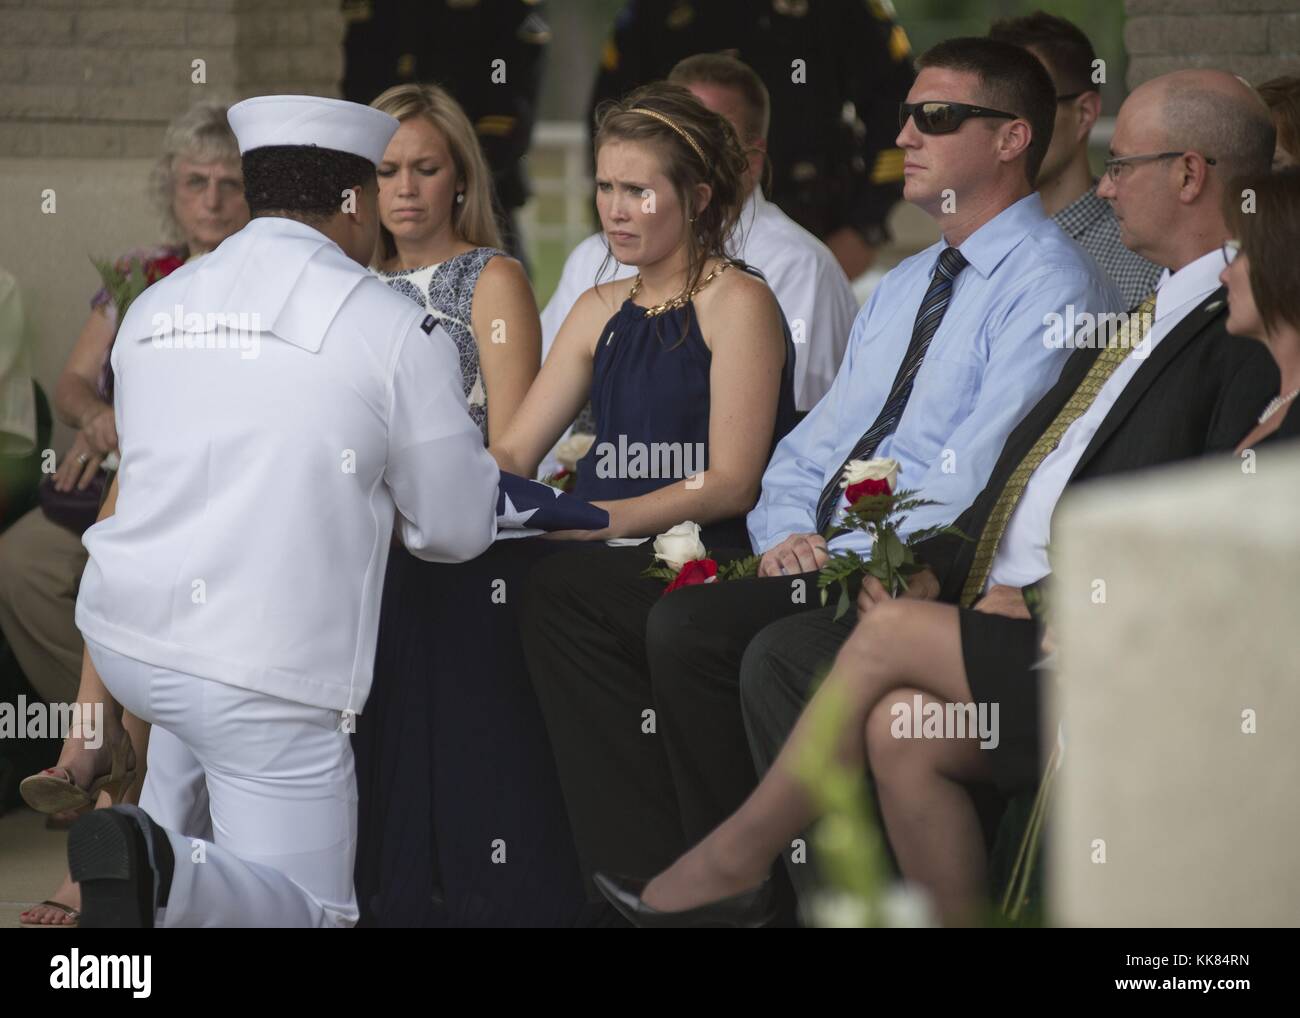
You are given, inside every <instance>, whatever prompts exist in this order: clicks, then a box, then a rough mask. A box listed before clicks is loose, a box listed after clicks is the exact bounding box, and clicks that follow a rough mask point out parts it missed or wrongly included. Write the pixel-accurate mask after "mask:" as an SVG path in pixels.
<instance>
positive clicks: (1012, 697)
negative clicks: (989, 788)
mask: <svg viewBox="0 0 1300 1018" xmlns="http://www.w3.org/2000/svg"><path fill="white" fill-rule="evenodd" d="M958 618H959V621H960V627H961V654H962V661H963V662H964V663H965V665H966V681H967V682H968V683H969V684H970V691H971V696H972V697H973V698H974V701H975V702H976V703H977V704H978V703H990V704H994V703H995V704H997V705H998V736H999V741H998V745H997V748H995V749H989V750H985V751H984V752H987V753H988V754H990V760H989V762H990V764H991V766H992V768H993V782H994V784H995V785H996V786H997V788H998V791H1000V792H1001V793H1002V794H1003V795H1005V796H1007V797H1008V798H1009V797H1011V796H1013V795H1015V794H1017V793H1019V792H1023V791H1025V790H1027V789H1034V788H1036V787H1037V786H1038V782H1039V779H1041V778H1042V775H1043V756H1042V749H1041V739H1042V736H1041V734H1040V726H1041V724H1042V721H1041V718H1042V709H1041V706H1040V692H1039V682H1040V681H1041V676H1042V675H1043V673H1042V672H1041V671H1035V670H1033V669H1032V666H1033V664H1034V662H1036V661H1037V660H1039V658H1041V657H1042V656H1043V655H1042V650H1041V643H1042V632H1041V630H1040V628H1039V626H1038V624H1037V623H1036V622H1034V621H1032V620H1028V619H1013V618H1008V617H1007V616H1005V615H990V614H989V613H987V612H977V611H974V610H972V609H970V608H962V609H960V610H959V612H958Z"/></svg>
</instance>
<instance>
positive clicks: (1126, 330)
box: [643, 71, 1278, 921]
mask: <svg viewBox="0 0 1300 1018" xmlns="http://www.w3.org/2000/svg"><path fill="white" fill-rule="evenodd" d="M1273 144H1274V131H1273V128H1272V125H1271V123H1270V122H1269V119H1268V115H1267V111H1266V110H1265V108H1264V107H1263V104H1262V103H1261V102H1260V100H1259V98H1258V96H1257V95H1255V93H1254V92H1253V91H1252V90H1251V89H1250V88H1249V86H1247V85H1245V84H1244V83H1243V82H1241V81H1240V79H1237V78H1236V77H1234V76H1233V75H1230V74H1226V73H1224V72H1219V71H1179V72H1175V73H1172V74H1168V75H1164V76H1163V77H1160V78H1157V79H1154V80H1152V81H1150V82H1147V83H1146V84H1144V85H1142V86H1141V87H1139V88H1138V89H1136V90H1135V91H1134V92H1133V94H1132V95H1131V96H1130V97H1129V99H1128V100H1127V101H1126V102H1125V104H1124V106H1123V108H1122V109H1121V110H1120V113H1119V117H1118V120H1117V123H1116V128H1115V134H1114V138H1113V141H1112V145H1111V154H1112V157H1113V158H1112V159H1110V160H1109V161H1108V162H1107V173H1106V176H1105V177H1104V178H1103V181H1102V184H1101V186H1100V189H1099V194H1100V195H1101V196H1102V197H1103V198H1105V199H1106V200H1107V201H1110V202H1111V203H1112V205H1113V206H1114V208H1115V212H1116V215H1117V217H1118V219H1119V221H1120V224H1121V229H1122V232H1123V238H1124V242H1125V244H1126V245H1128V246H1129V247H1130V248H1131V249H1132V250H1134V251H1136V252H1138V253H1139V254H1141V255H1143V256H1144V257H1146V258H1149V259H1151V260H1152V261H1154V262H1156V263H1157V264H1159V265H1163V266H1165V267H1166V269H1167V271H1166V273H1165V274H1164V276H1163V277H1162V279H1161V282H1160V284H1159V286H1158V289H1157V291H1156V293H1155V294H1152V295H1151V296H1150V297H1148V298H1147V299H1146V300H1145V301H1144V302H1142V304H1140V305H1139V306H1138V307H1137V308H1135V309H1134V311H1133V312H1132V313H1131V314H1130V317H1129V318H1128V320H1127V321H1126V322H1125V324H1124V325H1123V327H1122V328H1121V329H1120V331H1119V333H1118V335H1114V336H1099V335H1095V334H1094V335H1091V336H1090V335H1087V334H1081V335H1080V336H1077V337H1076V343H1077V345H1078V349H1077V350H1076V351H1075V353H1074V354H1073V355H1072V356H1071V358H1070V359H1069V360H1068V361H1067V362H1066V365H1065V367H1064V369H1063V370H1062V373H1061V375H1060V378H1059V380H1058V381H1057V383H1056V385H1055V386H1054V387H1053V388H1052V389H1051V390H1049V391H1048V393H1047V394H1046V395H1045V396H1044V397H1043V398H1042V400H1041V401H1040V402H1039V403H1038V404H1037V405H1036V406H1035V407H1034V409H1033V410H1031V411H1030V413H1029V414H1028V415H1027V416H1026V417H1025V418H1024V420H1023V421H1022V422H1021V423H1020V424H1019V425H1018V426H1017V427H1016V428H1015V430H1014V431H1013V432H1012V433H1011V435H1010V436H1009V438H1008V439H1007V441H1006V443H1005V445H1004V447H1003V451H1002V454H1001V456H1000V457H999V460H998V462H997V464H996V465H995V467H994V469H993V472H992V474H991V476H990V479H989V482H988V484H987V485H986V487H985V488H984V489H983V491H982V492H981V494H980V495H979V496H978V497H977V498H976V500H975V502H974V503H973V504H972V505H971V506H970V507H969V508H968V509H967V510H966V511H965V512H964V513H963V514H962V515H961V516H960V517H958V519H957V520H956V521H955V526H956V527H957V528H958V529H959V530H960V531H961V532H962V533H963V534H965V535H968V537H969V538H971V540H962V539H960V538H955V537H940V538H936V539H932V540H931V541H929V542H926V543H925V544H923V545H922V546H920V548H919V549H918V554H919V556H920V557H921V558H922V559H923V560H924V561H925V562H926V563H928V564H929V565H930V567H931V568H930V571H927V572H924V573H922V574H920V575H919V576H917V577H915V578H914V579H913V581H912V583H911V586H910V588H909V590H908V592H907V595H906V596H905V597H902V598H899V599H897V600H894V599H891V598H890V597H888V595H887V594H886V593H885V591H884V589H883V587H881V585H880V584H879V583H878V581H875V580H874V579H872V578H868V579H867V580H866V581H865V582H864V584H863V589H862V593H861V594H860V595H859V598H858V611H857V614H856V617H855V616H854V614H853V613H849V614H848V615H846V616H844V617H843V618H842V619H841V620H840V621H838V622H836V621H835V620H834V618H833V609H824V610H822V611H809V612H804V613H802V614H798V615H792V616H789V617H787V618H784V619H781V620H780V621H778V622H775V623H772V624H771V625H769V626H767V627H766V628H764V629H763V630H762V631H761V632H760V633H759V634H758V636H757V637H755V638H754V639H753V640H752V641H751V642H750V644H749V646H748V648H747V650H746V652H745V656H744V659H743V662H742V666H741V677H740V683H741V700H742V706H743V709H744V714H745V722H746V729H747V732H748V735H749V739H750V745H751V748H752V749H753V751H754V757H755V762H756V765H757V767H758V770H759V772H760V773H762V772H764V771H766V770H768V769H769V767H771V770H772V774H771V775H769V776H768V777H767V778H765V779H764V782H763V786H764V787H763V792H762V794H759V793H756V794H755V795H754V796H752V797H751V798H750V799H749V800H748V801H747V803H746V804H745V805H744V806H742V807H741V809H740V811H738V812H737V813H736V814H734V815H733V816H732V817H731V818H729V819H728V820H727V821H726V822H724V824H723V825H721V826H720V827H719V828H718V829H717V830H715V832H714V833H713V834H712V835H710V836H709V838H708V839H706V843H703V844H701V845H700V846H697V848H696V849H694V850H692V851H691V852H690V853H688V854H687V856H684V857H683V858H682V859H680V860H679V861H678V862H677V863H676V864H675V865H674V866H673V867H672V868H670V869H669V870H666V871H665V872H664V874H662V875H661V876H660V877H659V878H657V879H656V880H655V881H652V883H651V884H650V885H648V886H647V887H646V888H645V890H644V892H643V901H644V903H645V905H647V906H649V907H652V908H655V909H658V910H668V911H676V910H679V909H685V908H692V907H695V906H698V905H700V904H702V903H706V902H710V901H716V900H718V899H721V898H725V897H728V896H730V895H733V894H736V893H738V892H740V891H743V890H745V889H747V888H748V887H752V886H753V884H755V883H757V882H758V879H759V878H761V876H762V874H763V873H764V872H765V871H766V867H767V866H768V865H769V864H770V862H771V859H772V856H773V855H775V854H776V852H778V851H780V852H781V854H782V855H783V857H784V858H786V860H787V862H789V863H791V865H790V871H791V874H792V876H793V877H794V880H795V883H796V886H797V888H798V889H799V892H800V896H801V897H803V896H804V893H805V892H806V891H808V890H809V889H810V888H811V886H812V876H813V874H812V872H810V871H811V867H810V866H808V865H807V864H806V863H803V862H802V860H801V859H798V858H796V859H792V858H791V852H790V848H791V839H792V837H794V835H796V834H797V833H798V827H799V826H801V825H800V824H799V822H798V821H799V817H800V816H802V817H804V818H807V817H810V816H811V815H812V813H811V807H810V806H808V805H807V803H806V802H805V803H803V804H802V805H800V806H799V807H798V808H796V807H794V806H791V805H790V803H791V802H794V801H797V800H798V798H799V796H800V795H801V793H799V792H797V791H795V789H797V787H798V786H797V783H796V782H795V781H794V779H793V777H792V775H793V773H794V763H795V759H796V756H797V748H798V745H799V744H800V736H799V735H796V736H795V738H794V739H791V740H790V741H789V742H788V743H787V736H789V735H790V733H791V730H792V729H793V728H794V727H795V723H796V721H797V720H798V719H799V716H800V714H801V713H802V711H803V708H804V706H805V704H806V702H807V700H808V698H809V696H810V692H811V688H812V687H813V686H814V685H815V683H816V680H817V679H818V678H819V677H820V676H822V675H824V674H825V673H826V670H827V668H828V667H829V666H830V665H831V663H832V661H835V662H836V668H835V672H834V673H833V679H832V680H828V684H829V682H830V681H835V682H836V683H837V684H838V683H841V682H842V683H843V687H844V688H847V689H848V690H850V697H849V700H850V711H851V715H850V717H849V718H848V719H847V720H846V721H845V725H846V730H847V731H850V732H862V731H864V730H865V732H866V738H865V743H866V755H867V757H868V758H869V760H870V764H871V770H872V774H873V778H874V782H875V787H876V792H877V795H878V798H879V802H880V808H881V812H882V816H883V818H884V821H885V826H886V829H887V832H888V836H889V842H890V846H891V848H892V849H893V851H894V854H895V857H896V858H897V859H898V862H899V865H900V867H901V868H902V871H903V873H904V875H905V876H906V877H908V878H909V879H911V880H914V881H916V882H918V883H920V884H922V885H924V886H926V887H927V888H928V889H929V890H930V891H931V893H932V895H933V896H934V898H935V900H936V902H937V903H938V906H939V909H940V912H941V913H942V914H943V915H944V917H945V918H946V919H949V920H951V921H962V920H963V919H969V918H971V916H972V915H973V910H974V909H975V908H976V907H977V902H978V901H979V899H980V897H981V896H982V893H983V887H984V883H985V881H986V866H987V857H986V851H985V845H984V838H983V834H982V828H981V823H980V816H979V813H978V811H977V809H976V802H975V799H974V798H973V797H972V795H971V794H970V792H969V791H968V790H967V789H968V786H971V785H978V784H983V785H988V784H992V785H994V786H996V788H997V790H998V791H999V792H1001V793H1003V795H1009V794H1014V793H1016V792H1017V791H1019V790H1021V789H1024V788H1026V787H1029V788H1032V787H1033V784H1034V783H1035V782H1036V781H1037V779H1038V776H1039V774H1040V773H1041V768H1040V764H1039V761H1038V759H1037V753H1038V738H1039V735H1038V733H1039V718H1038V709H1037V690H1036V682H1037V675H1038V673H1036V672H1033V671H1031V670H1030V668H1031V665H1032V664H1033V662H1034V661H1035V659H1036V658H1037V657H1038V656H1039V655H1040V648H1039V643H1040V636H1041V634H1040V633H1039V631H1038V629H1037V627H1036V626H1035V624H1034V622H1033V621H1031V619H1030V616H1029V612H1028V611H1027V609H1026V605H1025V599H1024V594H1023V590H1024V588H1026V587H1030V586H1032V585H1034V584H1036V583H1038V582H1040V581H1041V580H1043V579H1044V578H1046V576H1047V575H1048V574H1049V573H1050V564H1049V562H1048V557H1047V546H1048V539H1049V536H1050V524H1051V516H1052V511H1053V509H1054V508H1055V505H1056V503H1057V501H1058V500H1059V498H1060V495H1061V493H1062V491H1063V490H1064V489H1065V487H1066V486H1067V485H1069V484H1074V483H1078V482H1083V481H1087V480H1090V479H1092V478H1095V477H1103V476H1110V475H1114V474H1117V473H1121V472H1125V471H1131V470H1138V469H1143V468H1147V467H1152V466H1156V465H1159V464H1164V463H1170V462H1174V461H1177V460H1182V459H1188V458H1193V457H1197V456H1201V455H1204V454H1206V453H1211V452H1224V451H1227V450H1231V449H1232V448H1234V446H1235V445H1236V444H1237V443H1238V442H1239V441H1240V440H1241V438H1242V437H1243V436H1244V435H1246V433H1247V432H1248V431H1249V430H1250V428H1251V427H1252V425H1253V423H1254V421H1255V419H1256V417H1257V416H1258V414H1259V413H1260V411H1261V410H1262V409H1263V407H1264V405H1265V404H1266V403H1267V402H1268V400H1269V397H1270V396H1272V395H1273V394H1274V393H1276V392H1277V389H1278V378H1277V371H1276V367H1275V365H1274V364H1273V362H1272V359H1271V358H1270V357H1269V356H1268V355H1267V353H1266V352H1265V350H1264V349H1263V348H1262V347H1261V346H1260V345H1259V344H1257V343H1251V342H1249V341H1248V340H1243V339H1239V338H1237V337H1233V336H1230V335H1228V333H1227V332H1226V329H1225V323H1226V318H1227V308H1226V302H1225V300H1224V290H1223V288H1222V287H1220V286H1219V285H1218V276H1219V273H1220V272H1221V271H1222V270H1223V267H1224V264H1225V259H1224V253H1223V250H1222V245H1223V244H1224V242H1225V241H1226V240H1227V239H1228V230H1227V227H1226V226H1225V224H1224V220H1223V215H1222V212H1221V208H1222V201H1223V197H1224V192H1225V188H1226V187H1228V186H1229V182H1230V181H1231V179H1232V178H1233V177H1235V176H1237V175H1238V174H1241V173H1249V172H1265V171H1266V170H1267V168H1268V165H1269V161H1270V159H1271V155H1272V150H1273ZM958 469H960V464H958ZM925 601H930V602H934V601H938V602H939V603H937V604H935V603H930V604H926V603H923V602H925ZM837 654H838V658H837ZM913 696H920V697H921V698H922V699H923V700H924V701H928V702H938V703H957V704H966V703H981V702H983V703H997V704H999V705H1000V708H1001V710H1000V726H999V727H1000V739H999V744H998V746H997V748H996V749H994V750H993V751H992V752H985V751H982V750H981V749H980V746H979V740H978V739H975V738H943V739H906V738H899V737H897V736H896V734H894V733H893V732H891V728H892V726H893V723H894V721H895V716H894V714H893V712H892V711H891V707H892V706H893V705H895V704H897V703H900V702H902V703H905V704H906V703H910V702H912V697H913ZM855 726H856V727H855ZM862 742H863V740H861V739H859V738H857V737H856V736H848V737H847V738H846V743H856V750H857V751H858V753H859V754H861V752H862V749H863V746H862ZM783 746H784V747H785V748H784V749H783V748H782V747H783ZM792 746H793V747H795V751H792V749H791V747H792ZM778 751H780V756H779V757H778ZM776 786H783V787H784V788H785V789H786V790H787V794H786V796H785V798H784V800H782V798H781V796H780V795H777V796H776V797H775V798H774V796H773V788H774V787H776ZM781 801H783V802H784V803H785V806H784V807H774V806H773V803H774V802H781ZM801 811H802V812H801ZM778 815H779V821H778V820H777V819H774V818H777V817H778ZM792 817H794V818H795V819H794V820H793V821H792V820H791V818H792ZM791 824H793V825H794V827H793V829H791ZM783 825H784V826H783ZM741 846H744V847H741ZM764 851H767V853H768V854H767V855H766V858H763V855H764Z"/></svg>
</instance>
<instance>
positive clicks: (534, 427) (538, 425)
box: [488, 281, 630, 477]
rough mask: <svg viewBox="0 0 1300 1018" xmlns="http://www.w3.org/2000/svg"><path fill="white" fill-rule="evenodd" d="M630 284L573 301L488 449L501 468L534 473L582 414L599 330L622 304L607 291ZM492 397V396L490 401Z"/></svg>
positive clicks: (618, 286) (605, 287) (601, 288)
mask: <svg viewBox="0 0 1300 1018" xmlns="http://www.w3.org/2000/svg"><path fill="white" fill-rule="evenodd" d="M629 285H630V284H628V283H627V282H626V281H620V282H616V283H606V284H604V285H602V286H599V287H596V288H594V289H591V290H588V291H587V292H586V293H584V294H583V295H582V296H581V297H579V298H578V301H577V303H575V304H574V305H573V310H572V311H570V312H569V316H568V317H567V318H566V319H565V320H564V324H563V325H562V326H560V331H559V334H558V335H556V337H555V343H554V345H553V346H552V347H551V352H550V353H549V354H548V355H547V357H546V362H545V363H544V364H543V365H542V370H541V371H540V372H539V373H538V375H537V380H536V381H535V382H533V384H532V386H531V388H529V390H528V395H527V397H526V398H525V399H524V402H523V405H522V406H521V407H520V408H519V409H518V411H517V412H516V413H515V415H514V417H513V418H512V419H511V421H510V424H509V426H508V427H507V428H506V429H505V431H504V433H503V434H502V435H501V436H500V438H499V439H497V438H495V437H494V438H493V441H492V444H491V446H490V447H489V449H488V451H489V452H490V453H492V455H493V456H495V457H496V461H497V464H498V465H499V466H500V467H501V469H502V470H508V471H510V472H511V473H514V474H519V475H520V476H522V477H532V476H533V475H534V474H535V473H536V472H537V465H538V464H539V463H540V462H541V461H542V457H543V456H545V455H546V454H547V452H549V451H550V449H551V447H552V446H553V445H555V443H556V441H557V440H558V439H559V437H560V435H561V434H563V433H564V429H565V428H567V427H568V426H569V425H570V424H572V423H573V419H574V418H575V417H577V416H578V411H580V410H581V409H582V406H583V404H584V403H585V402H586V399H587V393H588V390H589V389H590V388H591V364H592V358H593V356H594V351H595V349H596V343H597V342H599V340H600V330H601V329H602V328H603V327H604V325H605V323H606V322H607V321H609V318H610V316H611V315H613V313H614V310H615V308H617V306H618V305H617V303H615V301H616V300H617V299H621V298H618V297H617V296H616V295H614V294H611V293H609V292H608V291H609V290H610V289H611V288H614V289H621V290H622V291H626V290H627V287H628V286H629ZM491 403H492V399H491V396H489V397H488V405H489V406H491Z"/></svg>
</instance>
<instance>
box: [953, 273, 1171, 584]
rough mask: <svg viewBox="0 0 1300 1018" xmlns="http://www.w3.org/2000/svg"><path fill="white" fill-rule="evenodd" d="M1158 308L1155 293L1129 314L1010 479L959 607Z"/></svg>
mask: <svg viewBox="0 0 1300 1018" xmlns="http://www.w3.org/2000/svg"><path fill="white" fill-rule="evenodd" d="M1155 307H1156V295H1155V294H1154V293H1152V294H1149V295H1148V296H1147V297H1146V298H1145V299H1144V300H1143V301H1142V302H1141V303H1140V304H1138V306H1137V307H1136V308H1135V309H1134V310H1133V311H1130V312H1129V317H1128V318H1127V320H1126V321H1125V322H1124V325H1123V327H1122V328H1121V329H1120V331H1119V335H1118V336H1117V337H1116V338H1115V339H1114V340H1113V341H1112V342H1110V343H1108V344H1107V345H1106V346H1105V347H1103V348H1102V351H1101V353H1099V354H1098V355H1097V359H1096V360H1095V361H1093V362H1092V367H1090V368H1089V369H1088V373H1087V374H1086V375H1084V376H1083V381H1081V382H1080V383H1079V387H1078V388H1077V389H1075V390H1074V394H1073V395H1072V396H1071V397H1070V398H1069V399H1068V400H1066V402H1065V406H1063V407H1062V408H1061V412H1060V413H1058V414H1057V415H1056V418H1055V419H1054V420H1053V421H1052V423H1051V424H1049V425H1048V426H1047V430H1046V431H1044V432H1043V433H1042V434H1041V435H1040V436H1038V441H1037V442H1035V443H1034V445H1033V447H1032V448H1031V449H1030V450H1029V452H1028V454H1027V455H1026V456H1025V458H1024V459H1023V460H1021V461H1020V465H1019V466H1017V467H1016V469H1015V470H1013V471H1012V472H1011V476H1010V477H1009V478H1007V483H1006V486H1005V487H1003V489H1002V493H1001V494H1000V495H998V500H997V501H996V502H995V503H993V510H992V511H991V512H990V513H989V518H988V520H986V521H985V523H984V529H983V530H982V531H981V532H980V537H979V543H978V544H976V546H975V560H974V562H973V563H972V564H971V568H970V572H969V573H968V574H967V575H966V584H965V586H963V587H962V591H961V603H962V604H963V605H965V606H966V607H968V608H969V607H970V606H971V605H972V604H974V603H975V602H976V601H978V600H979V598H980V595H982V594H983V593H984V584H985V583H987V582H988V578H989V573H990V572H992V570H993V559H994V557H995V556H996V555H997V551H998V545H999V544H1000V543H1001V542H1002V535H1003V534H1005V533H1006V530H1007V524H1008V523H1010V522H1011V515H1012V514H1013V513H1014V512H1015V511H1016V506H1017V505H1019V504H1020V497H1021V496H1022V495H1023V494H1024V493H1025V488H1026V487H1027V486H1028V485H1029V478H1030V477H1031V476H1032V475H1033V473H1034V471H1035V470H1037V469H1038V467H1039V466H1040V465H1041V464H1042V462H1043V460H1045V459H1047V457H1048V456H1049V455H1050V454H1051V452H1052V450H1053V449H1055V448H1056V447H1057V446H1058V445H1059V444H1060V442H1061V439H1062V438H1063V437H1064V435H1065V433H1066V431H1067V430H1069V427H1070V425H1071V424H1073V423H1074V422H1075V421H1077V420H1078V419H1079V418H1080V417H1082V416H1083V415H1084V414H1085V413H1087V412H1088V408H1089V407H1091V406H1092V404H1093V402H1094V401H1095V400H1096V398H1097V393H1099V392H1101V388H1102V386H1103V385H1105V384H1106V382H1107V380H1108V379H1109V378H1110V376H1111V375H1113V374H1114V373H1115V369H1116V368H1118V367H1119V366H1120V365H1121V364H1123V363H1124V360H1125V358H1127V357H1128V355H1129V354H1130V353H1131V352H1132V351H1133V349H1134V347H1136V346H1137V345H1138V344H1139V343H1141V342H1142V340H1143V339H1145V338H1146V334H1147V332H1149V331H1150V329H1151V322H1152V318H1153V315H1154V312H1155ZM1135 336H1136V338H1134V337H1135Z"/></svg>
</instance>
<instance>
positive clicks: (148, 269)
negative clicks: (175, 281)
mask: <svg viewBox="0 0 1300 1018" xmlns="http://www.w3.org/2000/svg"><path fill="white" fill-rule="evenodd" d="M184 264H185V261H184V260H183V259H181V258H177V257H176V256H175V255H163V257H161V258H151V259H150V260H149V261H147V262H145V266H144V278H145V279H146V280H148V281H149V282H150V283H156V282H158V280H160V279H162V278H163V276H169V275H171V274H172V273H173V272H175V271H176V270H177V269H179V268H180V267H181V266H182V265H184Z"/></svg>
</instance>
